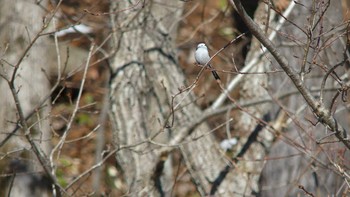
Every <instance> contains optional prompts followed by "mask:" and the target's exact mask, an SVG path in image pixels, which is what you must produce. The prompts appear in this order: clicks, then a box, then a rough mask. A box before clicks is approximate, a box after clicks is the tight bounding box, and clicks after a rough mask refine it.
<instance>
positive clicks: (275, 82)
mask: <svg viewBox="0 0 350 197" xmlns="http://www.w3.org/2000/svg"><path fill="white" fill-rule="evenodd" d="M235 2H237V1H235ZM288 19H289V20H290V21H292V22H287V23H286V24H285V25H284V26H283V27H282V30H281V31H280V32H279V36H278V40H277V42H275V46H276V50H277V51H278V52H279V53H280V54H282V55H283V57H284V58H286V59H287V61H288V66H290V67H293V71H295V72H298V74H299V75H300V76H301V79H302V83H303V86H304V87H306V88H307V90H308V91H309V90H310V89H314V90H315V89H316V91H315V93H314V94H313V95H312V96H313V97H316V99H318V98H317V97H318V96H321V95H322V94H321V91H320V89H321V88H324V87H322V86H321V84H322V80H324V79H325V76H327V75H326V73H327V72H329V71H331V69H333V68H337V69H335V71H336V73H338V74H341V73H345V72H344V68H342V67H338V66H339V64H345V62H346V61H347V58H348V57H346V55H344V54H346V46H345V44H344V43H345V42H344V41H342V39H343V38H342V36H343V33H344V32H346V31H344V29H345V28H344V27H343V28H342V25H341V22H342V20H341V19H342V18H341V8H340V1H327V2H319V1H302V2H300V4H297V5H296V6H295V7H294V8H293V12H292V14H291V16H290V17H288ZM343 26H345V25H344V24H343ZM266 57H267V59H269V60H273V57H270V56H266ZM271 63H272V65H273V66H275V65H276V66H275V67H277V64H276V62H274V61H271ZM303 65H305V67H303ZM336 75H337V74H335V73H334V72H333V73H332V75H331V76H332V77H328V80H327V81H326V83H325V87H327V89H332V88H333V91H330V92H329V91H328V92H327V91H326V90H325V89H324V91H323V93H324V94H323V95H322V96H323V100H320V102H323V103H322V104H324V105H325V106H326V107H327V108H331V104H335V105H334V106H333V107H332V110H331V111H332V112H336V113H335V118H336V120H337V121H336V123H337V124H338V123H339V124H338V125H342V126H343V127H344V128H345V130H348V124H347V120H346V118H345V119H344V117H347V116H348V114H346V115H345V114H344V111H343V112H341V111H342V110H336V109H341V108H339V106H341V104H342V103H343V101H342V100H341V99H340V97H338V99H336V100H333V98H336V97H335V95H337V93H336V91H335V90H336V89H337V88H339V87H340V86H341V85H344V84H343V83H344V82H346V81H344V82H343V83H338V82H337V81H339V80H340V79H337V76H336ZM270 76H271V77H269V79H270V81H269V86H268V88H267V89H266V90H268V92H269V94H270V95H273V96H274V98H273V99H274V100H275V99H276V98H277V97H278V95H283V94H285V93H287V92H289V91H291V90H292V89H295V85H294V84H293V83H291V81H290V78H286V75H285V73H282V74H279V73H276V74H270ZM340 78H342V77H340ZM342 79H344V78H342ZM287 87H288V88H287ZM339 91H342V90H339ZM276 101H277V100H276ZM275 103H276V104H277V105H278V106H280V107H281V108H282V113H285V114H287V117H288V118H289V119H285V120H287V121H284V126H285V127H286V128H285V130H286V131H287V130H288V131H289V132H288V133H278V132H277V133H275V134H276V137H278V138H276V140H278V141H277V143H276V144H275V146H274V147H273V148H272V151H271V154H270V155H269V156H270V157H272V158H281V159H276V160H274V159H272V160H267V161H266V163H267V164H266V166H265V169H264V172H263V176H262V183H261V184H262V185H261V187H260V189H262V191H261V192H260V195H261V196H297V195H302V194H305V193H307V192H310V193H311V194H314V195H316V196H320V195H324V194H328V195H331V194H333V195H337V194H339V193H341V192H342V191H344V188H343V184H344V178H345V179H346V177H345V176H342V175H341V171H342V170H341V169H343V168H344V167H345V166H346V164H344V163H343V162H345V163H347V162H348V161H347V160H346V159H345V160H344V161H342V162H340V163H339V162H338V161H339V159H340V160H342V159H344V158H347V156H345V155H347V154H348V153H347V152H348V151H346V147H345V146H344V144H345V143H344V144H342V143H339V142H336V141H333V142H332V143H330V144H321V145H320V144H318V143H317V140H318V139H321V137H324V136H326V135H328V134H327V132H326V131H327V128H325V127H324V125H321V124H318V125H317V126H316V125H313V124H315V123H316V122H317V120H316V119H314V120H312V117H313V116H314V114H313V113H312V112H311V111H310V110H309V108H308V107H307V105H305V100H304V98H303V96H301V94H300V93H299V94H296V95H294V96H291V97H289V98H288V99H281V100H279V101H278V102H275ZM328 139H330V141H332V138H327V141H329V140H328ZM333 140H334V139H333ZM266 148H267V150H269V147H266ZM344 150H345V152H344V155H343V154H339V152H338V151H340V152H343V151H344ZM283 157H287V158H283ZM339 169H340V170H339Z"/></svg>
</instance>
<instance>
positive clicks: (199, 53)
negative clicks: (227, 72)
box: [194, 43, 220, 80]
mask: <svg viewBox="0 0 350 197" xmlns="http://www.w3.org/2000/svg"><path fill="white" fill-rule="evenodd" d="M194 57H195V59H196V61H197V63H198V64H200V65H202V66H205V65H206V63H208V62H209V60H210V56H209V52H208V47H207V46H206V45H205V44H204V43H199V44H198V46H197V50H196V53H195V54H194ZM208 67H209V68H210V69H213V67H211V65H210V64H208ZM211 73H213V76H214V78H215V80H220V77H219V75H218V73H217V72H216V71H215V70H211Z"/></svg>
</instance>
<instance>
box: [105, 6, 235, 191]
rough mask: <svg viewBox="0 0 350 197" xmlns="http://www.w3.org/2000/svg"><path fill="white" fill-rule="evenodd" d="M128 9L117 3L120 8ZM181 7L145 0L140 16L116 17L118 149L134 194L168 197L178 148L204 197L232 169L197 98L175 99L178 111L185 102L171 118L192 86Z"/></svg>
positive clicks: (113, 88)
mask: <svg viewBox="0 0 350 197" xmlns="http://www.w3.org/2000/svg"><path fill="white" fill-rule="evenodd" d="M132 2H134V4H135V3H136V2H137V1H132ZM130 6H132V4H129V3H125V2H118V5H117V6H116V7H117V8H118V10H123V9H125V8H128V7H130ZM140 6H141V5H138V6H137V8H140ZM182 6H183V2H181V1H173V2H172V3H170V2H167V3H166V5H165V4H164V5H163V4H158V3H156V2H154V1H145V5H144V7H143V8H142V9H126V10H124V11H122V12H118V15H117V17H116V22H115V23H114V24H113V25H114V26H115V32H116V35H115V38H116V42H115V44H116V46H117V47H119V48H118V51H117V53H116V56H115V57H114V59H113V65H112V68H113V74H112V79H111V87H110V89H111V92H110V95H111V120H112V121H113V126H114V141H115V145H116V146H117V147H119V148H120V150H119V151H118V152H117V161H118V164H119V165H120V167H121V169H122V172H123V175H124V179H125V180H126V182H127V186H128V191H130V192H131V195H139V196H144V195H146V194H148V195H151V196H164V195H169V194H170V192H171V190H172V187H173V184H174V181H175V179H176V177H174V172H173V169H172V168H173V165H172V164H173V161H172V152H171V151H172V150H173V149H180V150H181V154H182V155H183V158H184V160H185V163H186V166H187V168H188V171H189V172H190V174H191V176H192V180H193V182H194V184H195V185H196V188H197V190H198V192H199V193H200V194H201V195H206V194H209V191H210V187H211V181H214V180H215V178H216V176H218V175H219V172H220V170H222V169H224V167H225V166H226V162H228V161H227V160H226V159H225V157H224V155H223V154H222V153H220V150H219V148H218V146H217V143H216V142H215V139H214V137H213V136H212V135H210V134H209V135H207V134H208V133H209V131H210V129H209V128H208V126H206V125H205V124H200V125H198V124H199V123H198V119H199V118H200V116H201V111H200V110H199V108H198V107H197V106H196V105H195V104H194V100H195V97H194V96H193V94H192V93H190V94H188V95H187V92H184V93H182V94H180V95H179V96H177V97H176V98H175V102H174V106H175V105H176V104H178V103H179V102H180V100H181V98H182V97H184V96H185V99H184V100H183V101H181V104H180V107H178V108H177V110H176V111H175V112H172V108H173V107H174V106H173V105H172V97H173V96H174V95H176V94H177V93H178V92H179V89H181V88H182V87H183V86H186V85H187V84H185V79H184V76H183V73H182V71H181V69H180V67H179V65H178V62H177V56H176V50H175V45H174V42H175V36H176V31H177V24H178V22H179V20H180V19H179V17H180V15H181V11H182ZM194 47H195V46H194ZM190 55H193V54H190ZM169 116H170V118H168V117H169ZM173 116H174V117H173ZM173 118H174V124H172V120H173ZM202 135H204V136H202ZM197 137H198V139H195V138H197ZM184 142H186V143H184ZM182 143H183V144H182ZM160 144H162V145H160ZM232 178H233V175H232V174H231V175H228V176H227V178H226V179H225V180H224V182H223V184H222V185H223V187H222V190H219V192H221V193H225V192H226V194H224V196H225V195H226V196H231V195H232V193H231V192H232V191H233V190H234V188H232V187H230V188H229V187H227V186H228V184H230V182H231V180H232ZM220 189H221V188H220Z"/></svg>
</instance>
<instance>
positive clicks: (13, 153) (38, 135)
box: [0, 0, 51, 196]
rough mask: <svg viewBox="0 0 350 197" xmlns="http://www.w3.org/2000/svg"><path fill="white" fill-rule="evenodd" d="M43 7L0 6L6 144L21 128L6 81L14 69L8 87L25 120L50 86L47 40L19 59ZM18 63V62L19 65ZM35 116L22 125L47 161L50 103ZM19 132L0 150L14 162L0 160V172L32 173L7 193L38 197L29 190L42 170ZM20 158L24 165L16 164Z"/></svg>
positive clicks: (18, 0)
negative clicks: (15, 95)
mask: <svg viewBox="0 0 350 197" xmlns="http://www.w3.org/2000/svg"><path fill="white" fill-rule="evenodd" d="M40 5H41V6H43V7H46V6H47V1H40ZM43 7H40V6H39V5H36V4H35V3H34V1H25V0H15V1H11V2H10V1H6V0H1V1H0V42H1V55H0V57H1V59H0V74H1V75H2V77H1V78H0V92H1V94H0V106H1V107H0V128H1V130H0V141H2V140H3V139H4V138H6V136H7V135H9V134H10V133H11V132H12V131H13V130H14V128H15V127H16V126H17V124H21V123H20V122H19V111H18V109H17V108H16V105H15V101H14V97H13V95H12V94H11V91H10V89H9V84H8V83H7V81H6V80H5V78H6V79H7V80H11V77H12V75H13V72H14V70H15V69H14V67H15V65H18V70H17V73H16V74H15V77H14V80H13V83H14V87H15V89H16V91H17V95H18V100H19V101H18V103H19V105H20V107H21V110H22V112H23V115H24V116H25V117H27V116H28V115H29V113H30V112H32V111H33V110H35V107H38V105H39V102H41V101H42V100H43V99H44V96H45V95H47V94H48V93H49V92H50V83H49V80H48V78H47V74H48V70H49V69H48V65H49V64H48V61H47V54H46V53H47V49H46V44H47V39H48V38H47V37H41V38H39V39H38V40H37V41H36V42H35V43H34V44H33V46H32V47H31V48H30V49H29V51H28V53H26V54H24V52H25V49H26V48H28V47H29V46H30V43H31V41H32V39H33V38H34V37H35V36H36V35H37V33H38V32H39V31H40V30H41V28H42V26H43V16H44V14H45V10H44V9H43ZM21 58H23V60H22V61H21ZM45 71H46V72H47V73H45ZM36 110H37V111H36V113H35V114H34V115H33V116H32V117H31V118H29V119H28V121H27V124H28V127H30V130H31V133H30V136H31V138H32V139H33V142H34V143H35V144H36V145H37V146H38V147H39V149H40V150H41V151H42V152H43V153H45V154H46V155H48V153H49V151H50V147H51V145H50V143H51V142H50V138H51V137H50V136H51V135H50V133H51V132H50V126H49V118H48V116H49V112H50V103H49V102H45V103H44V104H43V105H42V107H41V108H37V109H36ZM22 126H23V125H22ZM24 132H25V131H23V130H22V129H20V131H17V132H16V134H15V135H13V136H12V137H11V138H10V140H9V141H8V142H7V143H6V144H5V145H3V146H2V147H0V148H1V155H5V154H8V156H9V158H17V159H19V161H13V162H12V163H11V164H9V163H8V162H5V159H3V161H1V163H2V167H4V166H6V165H11V166H10V167H11V168H13V169H12V170H13V172H28V171H29V172H34V174H33V175H32V176H31V175H22V176H16V178H15V179H14V182H13V186H12V188H11V196H38V195H40V196H42V195H45V194H44V193H42V191H41V190H40V187H41V186H39V187H37V186H38V185H36V187H32V186H31V185H30V184H31V181H33V180H38V177H40V176H39V175H38V177H35V176H37V174H36V172H38V171H42V168H41V164H39V162H38V161H37V159H36V157H35V156H34V153H33V152H32V150H31V148H32V147H31V146H30V144H29V143H28V140H27V139H26V138H25V137H24ZM1 157H2V156H1ZM21 157H22V159H23V157H26V158H27V159H24V160H21V159H20V158H21ZM16 166H17V167H18V168H17V169H16ZM13 178H14V177H13ZM2 186H4V185H3V184H2ZM3 191H4V190H3Z"/></svg>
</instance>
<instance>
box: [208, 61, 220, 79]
mask: <svg viewBox="0 0 350 197" xmlns="http://www.w3.org/2000/svg"><path fill="white" fill-rule="evenodd" d="M208 67H209V68H210V69H213V67H211V66H210V64H209V65H208ZM211 73H213V76H214V78H215V80H220V77H219V75H218V73H217V72H216V71H215V70H212V71H211Z"/></svg>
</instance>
